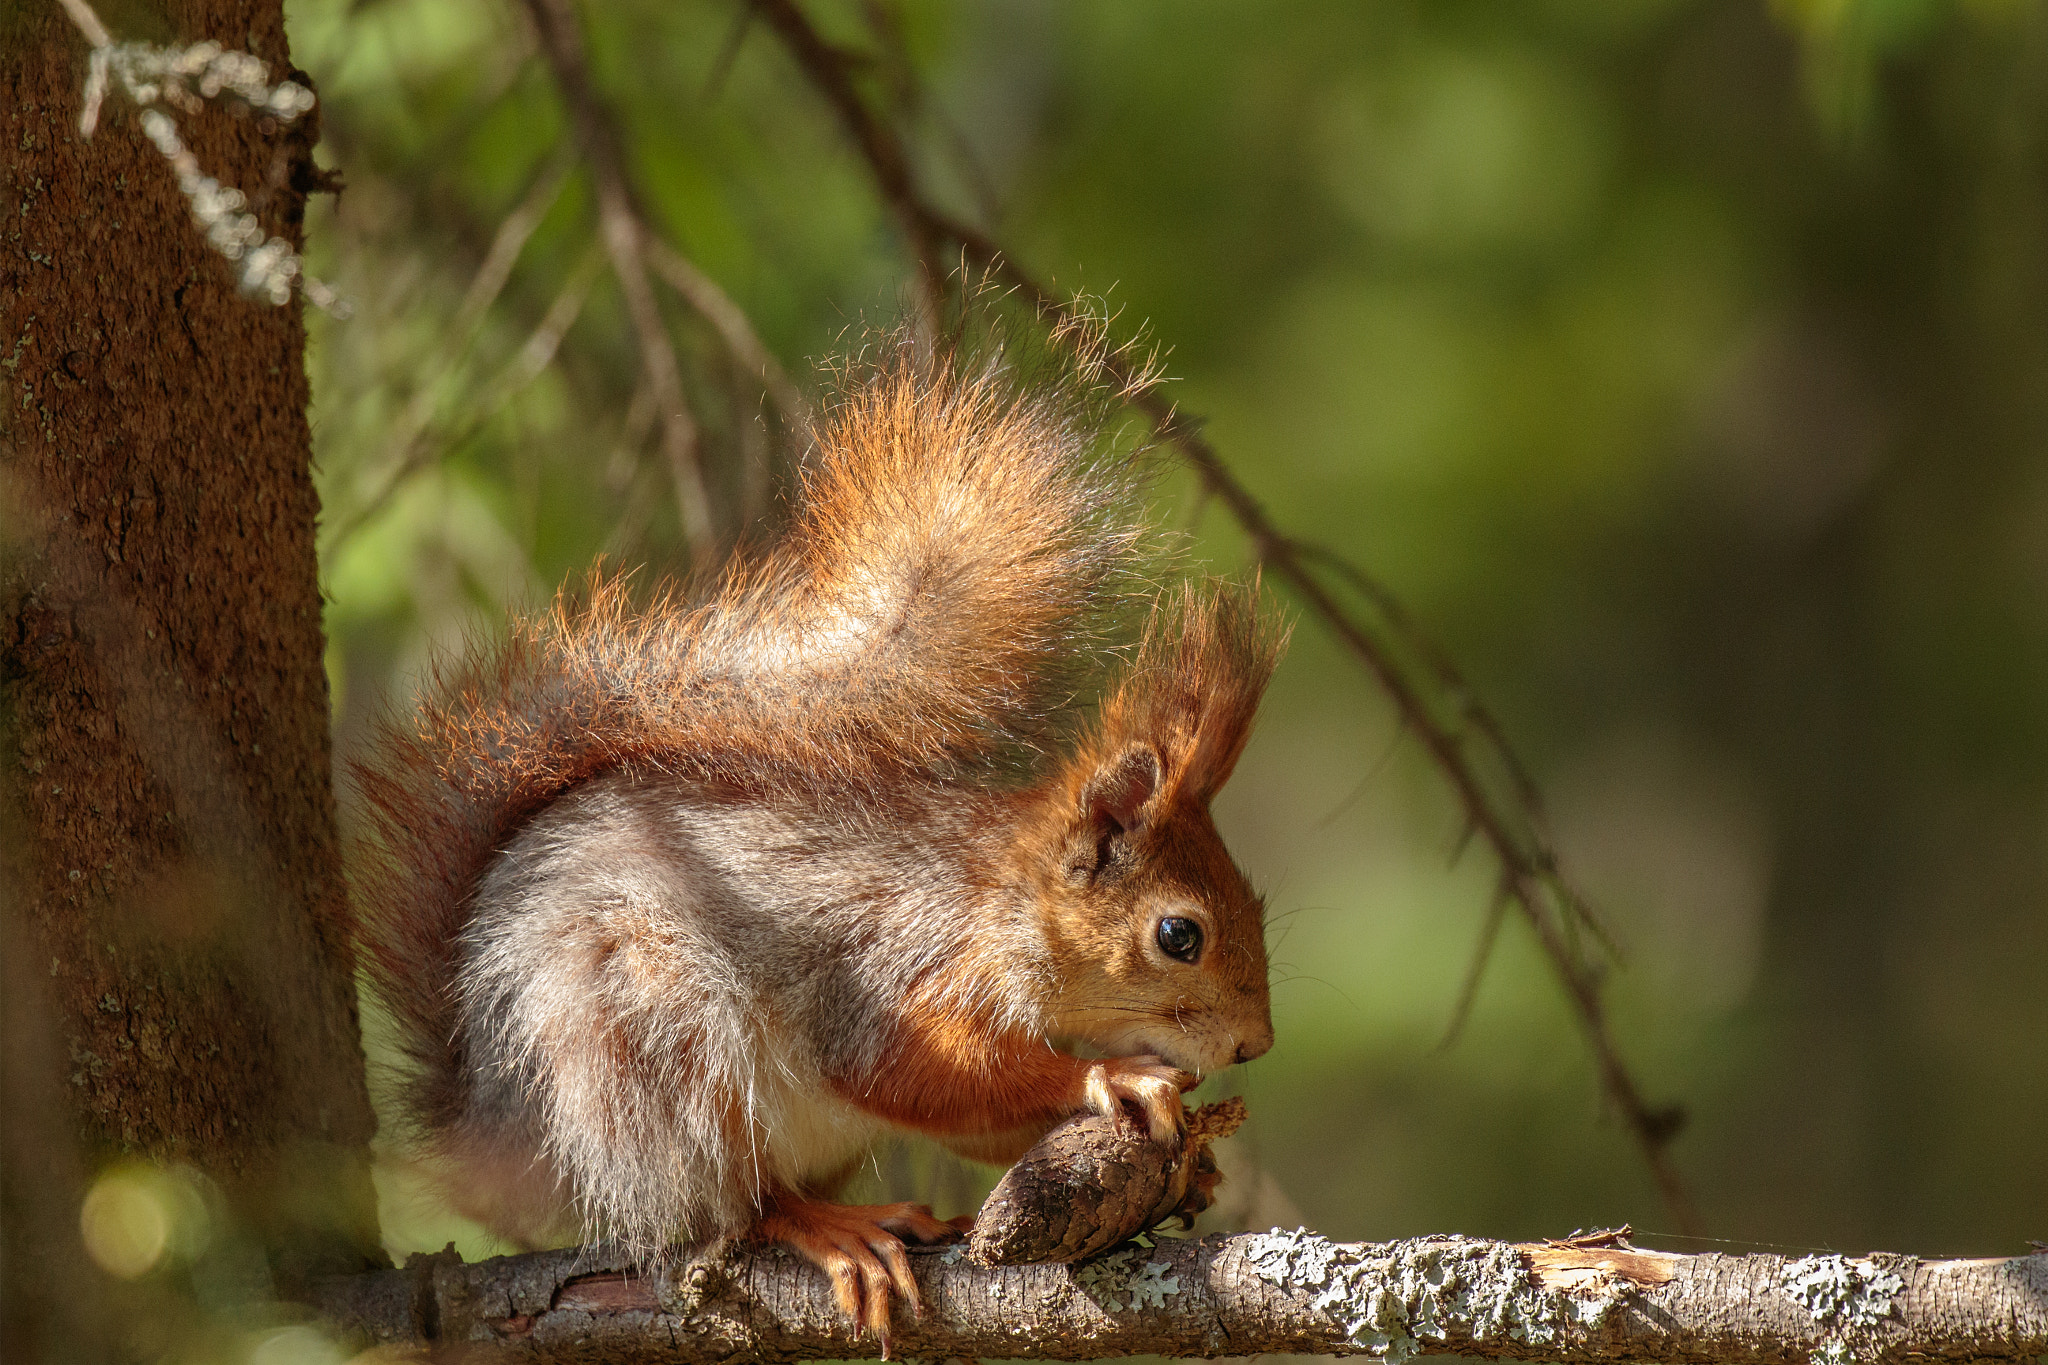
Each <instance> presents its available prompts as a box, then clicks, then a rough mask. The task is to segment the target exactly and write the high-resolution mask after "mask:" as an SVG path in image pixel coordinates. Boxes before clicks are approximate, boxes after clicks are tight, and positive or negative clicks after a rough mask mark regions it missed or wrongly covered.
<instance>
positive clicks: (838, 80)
mask: <svg viewBox="0 0 2048 1365" xmlns="http://www.w3.org/2000/svg"><path fill="white" fill-rule="evenodd" d="M755 9H756V10H757V11H758V12H759V13H760V15H761V16H762V17H763V18H765V19H766V20H767V21H768V22H769V24H770V25H772V26H773V27H774V29H775V31H776V33H777V34H778V35H780V36H781V38H782V41H783V44H784V46H786V47H788V48H789V50H790V51H791V52H792V53H793V54H795V56H796V59H797V63H798V65H800V66H802V67H803V69H804V72H805V74H806V75H808V76H809V77H810V80H811V83H812V84H813V85H815V86H816V87H817V88H818V93H819V94H821V95H823V96H824V97H825V99H826V100H827V101H828V102H830V104H831V105H832V107H833V108H834V109H836V110H837V111H838V112H839V119H840V122H841V123H843V124H845V125H846V131H847V133H848V134H849V135H850V136H851V137H852V138H853V140H854V142H855V143H857V144H858V145H859V147H860V152H861V156H862V157H864V158H865V159H866V161H867V163H868V169H869V171H870V172H871V173H872V174H873V175H874V177H875V181H876V183H877V184H878V185H879V186H880V188H881V191H882V202H883V203H884V204H886V205H887V206H888V207H889V209H890V211H891V212H893V213H894V214H895V215H896V221H897V225H898V226H899V227H900V228H901V229H902V231H903V235H904V238H905V240H907V241H908V242H909V243H910V250H911V254H912V255H914V256H915V257H916V258H917V266H918V272H919V280H920V283H921V284H922V286H923V292H922V295H921V298H922V306H923V310H924V313H925V318H924V321H925V324H926V330H927V333H928V334H929V335H931V336H937V335H938V319H939V316H940V311H941V310H940V304H941V302H942V301H943V300H944V299H945V297H946V254H947V253H946V243H947V242H948V241H949V240H958V238H957V234H955V233H952V232H950V231H948V230H947V229H946V226H945V225H944V224H943V223H942V222H941V221H940V220H939V219H938V218H937V217H936V216H935V215H933V214H932V213H931V212H930V211H929V209H927V207H926V206H925V203H924V201H923V200H922V198H920V197H919V195H918V192H917V185H916V182H915V180H914V178H913V177H912V175H911V170H910V159H909V157H908V156H907V155H906V154H905V152H904V147H903V141H902V139H901V138H899V137H897V136H896V133H895V130H893V129H892V128H890V127H889V126H888V124H886V123H885V122H883V121H882V120H881V119H879V118H877V117H875V114H874V112H873V111H872V110H870V109H869V108H868V106H867V101H865V100H863V99H862V98H861V97H860V91H859V90H858V89H857V88H856V87H855V86H854V83H853V72H852V70H851V66H850V63H849V62H848V61H847V58H846V54H845V53H843V52H841V51H840V50H839V49H838V48H836V47H833V46H832V45H831V44H830V43H828V42H826V41H825V39H824V38H823V37H822V36H821V35H820V34H819V33H818V30H817V29H815V28H813V27H812V26H811V21H810V20H809V19H807V18H805V17H804V12H803V11H802V10H801V9H799V8H798V7H797V5H796V0H755Z"/></svg>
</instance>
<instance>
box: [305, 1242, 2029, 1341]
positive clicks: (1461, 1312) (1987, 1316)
mask: <svg viewBox="0 0 2048 1365" xmlns="http://www.w3.org/2000/svg"><path fill="white" fill-rule="evenodd" d="M911 1263H912V1266H913V1268H914V1270H915V1274H916V1277H917V1281H918V1284H919V1287H920V1289H921V1290H922V1294H923V1299H924V1306H925V1312H924V1315H923V1317H922V1318H921V1319H918V1320H914V1321H912V1320H909V1314H907V1313H902V1312H901V1311H900V1310H899V1316H900V1317H901V1318H903V1319H905V1320H903V1321H900V1322H899V1323H898V1324H897V1326H896V1329H895V1346H896V1349H897V1350H898V1351H899V1352H900V1353H902V1354H904V1355H907V1356H913V1357H924V1358H941V1357H951V1356H964V1357H969V1358H973V1357H1001V1358H1016V1357H1033V1358H1040V1359H1058V1360H1084V1359H1095V1358H1100V1357H1104V1356H1112V1355H1124V1354H1132V1353H1140V1352H1142V1353H1149V1354H1157V1355H1172V1356H1224V1355H1229V1356H1243V1355H1254V1354H1259V1353H1263V1352H1275V1353H1278V1352H1318V1353H1329V1354H1345V1355H1352V1354H1372V1355H1377V1356H1380V1357H1382V1358H1383V1359H1385V1360H1388V1361H1390V1362H1393V1365H1401V1362H1404V1361H1406V1360H1408V1359H1409V1358H1410V1357H1411V1356H1415V1355H1447V1354H1459V1355H1478V1356H1487V1357H1491V1358H1494V1359H1501V1360H1526V1361H1561V1360H1572V1361H1589V1362H1590V1361H1647V1362H1668V1363H1669V1365H1707V1363H1708V1362H1743V1365H1804V1363H1805V1362H1809V1361H1810V1362H1816V1363H1817V1365H1842V1363H1843V1362H1847V1361H1852V1360H1853V1361H1879V1360H1883V1361H1896V1360H1899V1359H1901V1358H1902V1357H1907V1356H1921V1357H1938V1358H1944V1359H1950V1360H1973V1359H2004V1360H2028V1361H2031V1360H2032V1359H2033V1358H2034V1357H2037V1356H2039V1355H2040V1354H2042V1353H2043V1352H2048V1254H2042V1255H2034V1256H2024V1257H2008V1258H2002V1259H1996V1260H1981V1261H1921V1260H1917V1259H1915V1258H1913V1257H1910V1256H1890V1255H1877V1256H1869V1257H1864V1258H1860V1259H1856V1260H1849V1259H1846V1258H1843V1257H1840V1256H1815V1257H1805V1258H1802V1259H1799V1260H1791V1259H1789V1258H1787V1257H1783V1256H1718V1255H1716V1256H1672V1255H1666V1254H1663V1253H1660V1252H1647V1251H1636V1250H1633V1249H1629V1248H1626V1247H1599V1246H1584V1245H1575V1244H1571V1243H1549V1244H1542V1245H1514V1244H1509V1243H1505V1242H1488V1241H1479V1240H1475V1239H1470V1238H1460V1237H1432V1238H1417V1239H1415V1240H1412V1241H1405V1242H1387V1243H1379V1244H1369V1243H1333V1242H1329V1241H1326V1240H1325V1239H1323V1238H1321V1237H1319V1236H1317V1235H1315V1234H1313V1233H1270V1234H1241V1235H1237V1236H1230V1237H1204V1238H1201V1239H1199V1240H1190V1241H1176V1240H1170V1239H1165V1238H1162V1239H1160V1241H1159V1244H1158V1245H1157V1246H1156V1247H1155V1248H1153V1249H1151V1250H1149V1251H1147V1250H1142V1249H1139V1248H1135V1247H1133V1248H1127V1249H1125V1250H1124V1251H1120V1252H1114V1253H1111V1254H1110V1255H1108V1256H1105V1257H1099V1258H1097V1259H1095V1260H1092V1261H1085V1262H1082V1263H1080V1264H1078V1265H1072V1266H1065V1265H1030V1266H1015V1267H1008V1268H1004V1269H988V1268H984V1267H981V1266H977V1265H974V1264H973V1263H972V1262H969V1261H966V1260H964V1259H962V1258H961V1257H960V1256H959V1254H958V1251H957V1249H955V1248H946V1249H941V1250H919V1251H915V1252H913V1255H912V1258H911ZM315 1307H316V1308H317V1310H318V1311H320V1312H321V1313H322V1314H323V1315H324V1316H325V1317H326V1318H327V1319H328V1320H329V1321H330V1323H332V1324H333V1325H334V1326H336V1327H340V1328H343V1329H345V1330H349V1331H352V1332H354V1333H356V1334H359V1335H360V1336H363V1337H367V1338H369V1339H370V1340H372V1341H374V1342H376V1343H379V1344H384V1345H389V1346H394V1347H398V1348H401V1349H410V1350H419V1349H421V1348H427V1349H434V1350H437V1351H438V1350H444V1349H446V1350H453V1351H459V1352H460V1353H461V1358H462V1359H464V1360H470V1359H479V1358H499V1359H523V1360H540V1361H568V1360H578V1361H581V1360H592V1359H603V1360H605V1361H608V1362H636V1361H664V1362H696V1361H705V1362H712V1361H727V1360H731V1359H746V1360H758V1361H795V1360H816V1359H843V1358H848V1357H859V1356H866V1355H870V1354H872V1353H873V1349H874V1348H873V1343H871V1342H864V1341H862V1340H860V1339H858V1338H857V1337H856V1336H855V1335H854V1332H853V1330H852V1326H851V1324H850V1323H849V1322H848V1321H847V1320H846V1319H845V1318H844V1317H843V1315H842V1314H841V1313H840V1311H839V1309H838V1308H837V1307H836V1306H835V1304H834V1302H833V1298H832V1292H831V1289H830V1287H829V1285H828V1283H827V1281H826V1279H825V1276H824V1275H823V1273H822V1272H820V1271H818V1270H817V1269H815V1268H813V1267H812V1266H810V1265H809V1264H807V1263H806V1262H804V1261H802V1260H801V1259H799V1258H798V1257H796V1256H795V1255H794V1254H792V1253H789V1252H786V1251H784V1250H782V1249H780V1248H768V1249H746V1250H741V1249H729V1250H727V1251H724V1252H714V1253H710V1254H707V1255H704V1256H700V1257H694V1258H690V1259H686V1260H683V1261H681V1262H680V1263H678V1264H677V1265H675V1266H674V1267H672V1268H671V1269H669V1270H666V1271H661V1272H656V1273H651V1274H644V1275H643V1274H638V1273H635V1272H633V1271H632V1270H631V1269H630V1267H629V1266H628V1265H627V1263H626V1262H624V1261H622V1260H620V1259H618V1258H617V1257H616V1256H615V1255H612V1254H609V1253H607V1252H606V1251H605V1250H603V1249H602V1248H592V1249H586V1250H582V1251H577V1250H568V1251H553V1252H540V1253H536V1254H533V1255H528V1256H514V1257H506V1258H501V1259H498V1260H491V1261H484V1262H480V1263H478V1264H475V1265H465V1264H463V1262H462V1261H461V1260H460V1259H459V1258H458V1257H456V1256H455V1254H454V1253H453V1252H452V1251H450V1252H443V1253H441V1254H439V1255H434V1256H415V1257H413V1258H412V1259H411V1260H410V1261H409V1262H407V1264H406V1267H405V1268H404V1269H403V1270H395V1271H381V1272H377V1273H374V1274H369V1275H358V1276H351V1277H349V1278H346V1279H336V1280H329V1281H326V1282H324V1283H323V1284H322V1285H320V1286H319V1287H318V1291H317V1300H316V1303H315Z"/></svg>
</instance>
